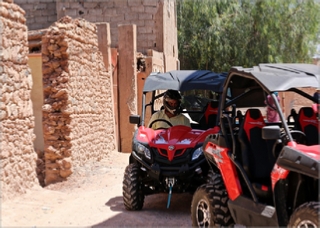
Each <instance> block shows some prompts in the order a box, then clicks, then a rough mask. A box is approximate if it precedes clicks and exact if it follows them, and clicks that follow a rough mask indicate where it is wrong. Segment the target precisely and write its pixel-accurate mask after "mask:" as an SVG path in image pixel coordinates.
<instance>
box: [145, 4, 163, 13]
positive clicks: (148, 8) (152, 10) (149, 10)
mask: <svg viewBox="0 0 320 228" xmlns="http://www.w3.org/2000/svg"><path fill="white" fill-rule="evenodd" d="M158 10H159V8H158V7H155V6H145V7H144V12H146V13H151V14H156V13H157V12H158Z"/></svg>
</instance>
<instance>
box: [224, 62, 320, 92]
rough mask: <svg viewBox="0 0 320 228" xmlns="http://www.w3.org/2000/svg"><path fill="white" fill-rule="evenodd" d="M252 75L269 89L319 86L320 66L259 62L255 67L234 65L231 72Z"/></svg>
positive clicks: (279, 89) (281, 89)
mask: <svg viewBox="0 0 320 228" xmlns="http://www.w3.org/2000/svg"><path fill="white" fill-rule="evenodd" d="M237 72H238V73H239V74H243V73H244V74H246V75H250V74H251V75H252V76H254V78H256V80H257V81H259V82H260V83H261V84H262V85H263V86H264V87H266V88H267V89H268V90H269V91H286V90H289V89H292V88H307V87H310V88H319V87H320V67H319V66H317V65H313V64H302V63H284V64H259V65H258V66H255V67H253V68H242V67H233V68H231V70H230V72H229V73H230V74H237Z"/></svg>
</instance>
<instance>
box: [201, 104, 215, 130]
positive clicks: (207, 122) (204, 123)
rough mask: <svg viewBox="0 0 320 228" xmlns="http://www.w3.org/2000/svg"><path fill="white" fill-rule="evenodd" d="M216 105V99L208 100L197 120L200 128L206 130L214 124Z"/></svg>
mask: <svg viewBox="0 0 320 228" xmlns="http://www.w3.org/2000/svg"><path fill="white" fill-rule="evenodd" d="M218 106H219V102H218V101H210V102H209V103H208V104H207V106H206V108H205V112H204V114H203V116H202V117H201V119H200V122H199V124H200V126H201V129H203V130H206V129H208V128H213V127H214V126H216V124H217V123H216V122H217V115H218Z"/></svg>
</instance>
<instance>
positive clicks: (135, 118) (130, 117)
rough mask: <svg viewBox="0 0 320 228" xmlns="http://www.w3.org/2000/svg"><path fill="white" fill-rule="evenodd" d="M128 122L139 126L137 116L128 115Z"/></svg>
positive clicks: (138, 117)
mask: <svg viewBox="0 0 320 228" xmlns="http://www.w3.org/2000/svg"><path fill="white" fill-rule="evenodd" d="M129 122H130V123H131V124H140V116H139V115H130V116H129Z"/></svg>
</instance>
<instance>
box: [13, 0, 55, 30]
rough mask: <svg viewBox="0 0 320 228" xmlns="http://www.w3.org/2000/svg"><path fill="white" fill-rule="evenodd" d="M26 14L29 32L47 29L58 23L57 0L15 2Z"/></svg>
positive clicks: (19, 0) (22, 0) (15, 0)
mask: <svg viewBox="0 0 320 228" xmlns="http://www.w3.org/2000/svg"><path fill="white" fill-rule="evenodd" d="M14 3H15V4H18V5H19V6H20V7H21V8H22V9H24V10H25V12H26V18H27V22H26V23H27V26H28V29H29V30H36V29H42V28H47V27H49V26H50V25H51V24H53V23H54V22H55V21H57V10H56V0H14Z"/></svg>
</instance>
